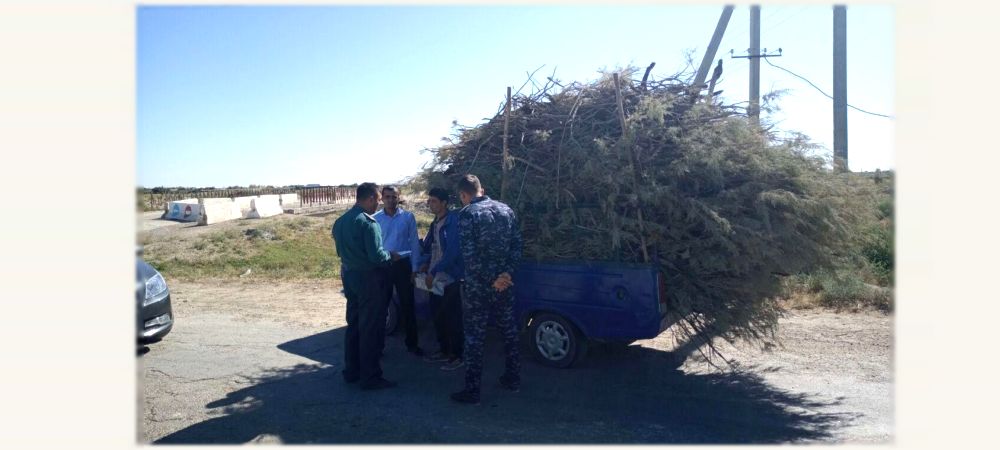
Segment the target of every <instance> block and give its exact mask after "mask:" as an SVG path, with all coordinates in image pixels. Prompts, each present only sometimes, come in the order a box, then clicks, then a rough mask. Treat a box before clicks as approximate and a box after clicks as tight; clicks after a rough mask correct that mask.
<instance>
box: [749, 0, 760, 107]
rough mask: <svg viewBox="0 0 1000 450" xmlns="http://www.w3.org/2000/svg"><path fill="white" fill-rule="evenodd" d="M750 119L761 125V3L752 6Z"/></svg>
mask: <svg viewBox="0 0 1000 450" xmlns="http://www.w3.org/2000/svg"><path fill="white" fill-rule="evenodd" d="M750 55H751V56H750V106H748V107H747V115H749V116H750V121H751V122H752V123H753V124H754V125H756V126H759V125H760V56H759V55H760V5H753V6H751V7H750Z"/></svg>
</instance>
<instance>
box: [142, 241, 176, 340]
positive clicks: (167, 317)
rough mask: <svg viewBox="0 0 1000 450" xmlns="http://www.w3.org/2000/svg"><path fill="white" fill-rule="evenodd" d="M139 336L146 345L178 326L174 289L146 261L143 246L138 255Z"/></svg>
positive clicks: (161, 337)
mask: <svg viewBox="0 0 1000 450" xmlns="http://www.w3.org/2000/svg"><path fill="white" fill-rule="evenodd" d="M135 308H136V337H137V338H138V341H139V342H140V343H143V344H148V343H153V342H156V341H159V340H160V339H163V336H166V335H167V333H169V332H170V329H171V328H172V327H173V326H174V315H173V311H172V310H171V308H170V289H167V282H166V281H165V280H164V279H163V275H160V272H157V271H156V269H154V268H153V266H150V265H149V264H147V263H146V261H143V260H142V248H138V249H137V250H136V257H135Z"/></svg>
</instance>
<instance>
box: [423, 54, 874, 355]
mask: <svg viewBox="0 0 1000 450" xmlns="http://www.w3.org/2000/svg"><path fill="white" fill-rule="evenodd" d="M636 73H638V72H637V70H636V69H635V68H627V69H624V70H621V71H619V72H617V73H612V74H605V75H604V76H603V77H602V78H600V79H599V80H596V81H594V82H590V83H572V84H565V85H564V84H560V83H559V82H558V81H556V80H554V79H552V78H551V77H550V78H549V81H548V82H547V83H546V84H545V85H544V86H542V87H540V88H539V89H537V91H536V92H534V93H532V94H529V95H514V96H513V98H512V101H511V102H510V112H509V113H506V112H505V111H504V108H501V111H498V113H497V114H496V115H495V116H494V117H492V118H490V119H489V120H488V121H486V122H485V123H482V124H480V125H478V126H475V127H458V128H456V131H455V134H454V136H453V137H452V138H451V139H450V140H449V142H447V143H446V144H444V145H442V146H441V147H439V148H436V149H431V151H432V152H433V154H434V160H433V164H432V165H431V166H430V167H429V168H427V169H426V172H425V173H424V177H426V181H427V183H428V185H429V186H442V187H447V188H452V187H454V186H455V183H456V181H457V179H458V178H459V177H461V176H462V175H463V174H465V173H473V174H475V175H477V176H478V177H479V178H480V180H482V182H483V185H484V187H485V188H486V189H487V194H488V195H490V196H491V197H493V198H499V199H502V200H503V201H504V202H506V203H508V204H509V205H511V207H512V208H514V209H515V211H516V212H517V213H518V215H519V219H520V221H521V225H522V231H523V234H524V237H525V257H526V258H532V259H536V260H600V261H625V262H646V263H650V264H655V265H656V266H657V267H658V268H659V269H660V270H661V272H662V274H663V275H664V277H665V280H666V284H667V292H668V297H669V305H670V309H671V312H672V313H674V314H677V315H678V317H679V318H680V322H679V327H680V329H681V331H682V332H683V333H684V334H685V335H687V336H688V337H691V336H693V335H695V334H702V335H703V336H704V335H705V334H707V335H711V336H722V337H724V338H727V339H730V340H733V339H736V338H739V339H744V340H747V341H751V342H755V343H763V342H769V341H771V340H773V337H774V331H775V326H776V324H777V319H778V317H779V316H780V313H781V310H780V308H779V307H778V306H777V304H776V302H775V296H776V295H778V294H779V293H780V291H781V279H780V278H781V277H782V276H784V275H787V274H796V273H800V272H804V271H809V270H812V269H815V268H818V267H823V266H825V265H827V264H829V263H830V261H831V258H832V257H834V256H835V255H836V254H837V250H838V248H839V247H840V246H843V245H846V242H847V238H848V237H849V236H848V234H849V233H848V232H847V230H849V229H850V225H851V224H852V223H853V222H854V221H855V220H857V216H858V215H860V214H862V213H861V212H860V211H861V209H860V208H856V207H854V206H853V205H852V204H850V202H851V196H850V194H849V186H848V185H847V184H846V183H845V182H844V179H843V175H841V174H836V173H834V172H833V171H832V170H831V169H829V164H828V162H827V161H825V160H824V159H823V158H820V157H816V156H812V155H811V151H812V150H813V149H814V147H815V146H814V145H812V144H810V143H809V142H808V140H807V139H805V138H800V139H793V140H784V141H780V142H779V141H777V140H776V139H774V138H773V137H771V136H769V135H768V134H767V133H766V132H764V131H762V130H761V128H759V127H757V126H755V125H751V123H750V122H749V121H748V119H747V117H746V116H745V114H744V112H743V108H740V107H737V106H735V105H723V104H720V103H719V102H718V101H717V100H716V99H713V98H709V97H707V96H706V94H705V93H704V91H703V89H699V88H698V87H692V86H691V85H690V84H688V83H686V82H685V81H683V80H681V79H679V77H676V76H675V77H669V78H666V79H662V80H658V81H652V80H649V79H647V76H648V74H649V71H648V70H647V71H646V76H643V77H642V81H636V80H633V75H634V74H636ZM505 121H506V123H505ZM505 126H506V127H507V128H508V130H509V131H508V132H507V136H508V139H507V150H506V152H505V149H504V128H505ZM505 155H506V156H505Z"/></svg>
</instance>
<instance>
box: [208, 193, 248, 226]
mask: <svg viewBox="0 0 1000 450" xmlns="http://www.w3.org/2000/svg"><path fill="white" fill-rule="evenodd" d="M198 203H199V204H200V205H201V220H199V221H198V223H199V224H200V225H211V224H213V223H219V222H225V221H227V220H233V219H239V218H242V217H243V215H242V214H240V206H239V205H237V204H236V202H234V201H233V200H232V199H228V198H200V199H198Z"/></svg>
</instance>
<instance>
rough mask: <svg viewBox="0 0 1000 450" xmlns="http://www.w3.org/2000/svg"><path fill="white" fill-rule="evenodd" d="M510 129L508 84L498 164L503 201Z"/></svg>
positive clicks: (508, 156)
mask: <svg viewBox="0 0 1000 450" xmlns="http://www.w3.org/2000/svg"><path fill="white" fill-rule="evenodd" d="M509 130H510V86H507V104H506V105H504V112H503V158H502V159H501V161H500V166H501V168H502V169H503V171H502V173H501V177H500V200H501V201H503V200H504V199H505V198H506V194H507V167H508V166H509V163H508V160H509V159H510V149H509V148H508V147H507V133H508V131H509Z"/></svg>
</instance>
